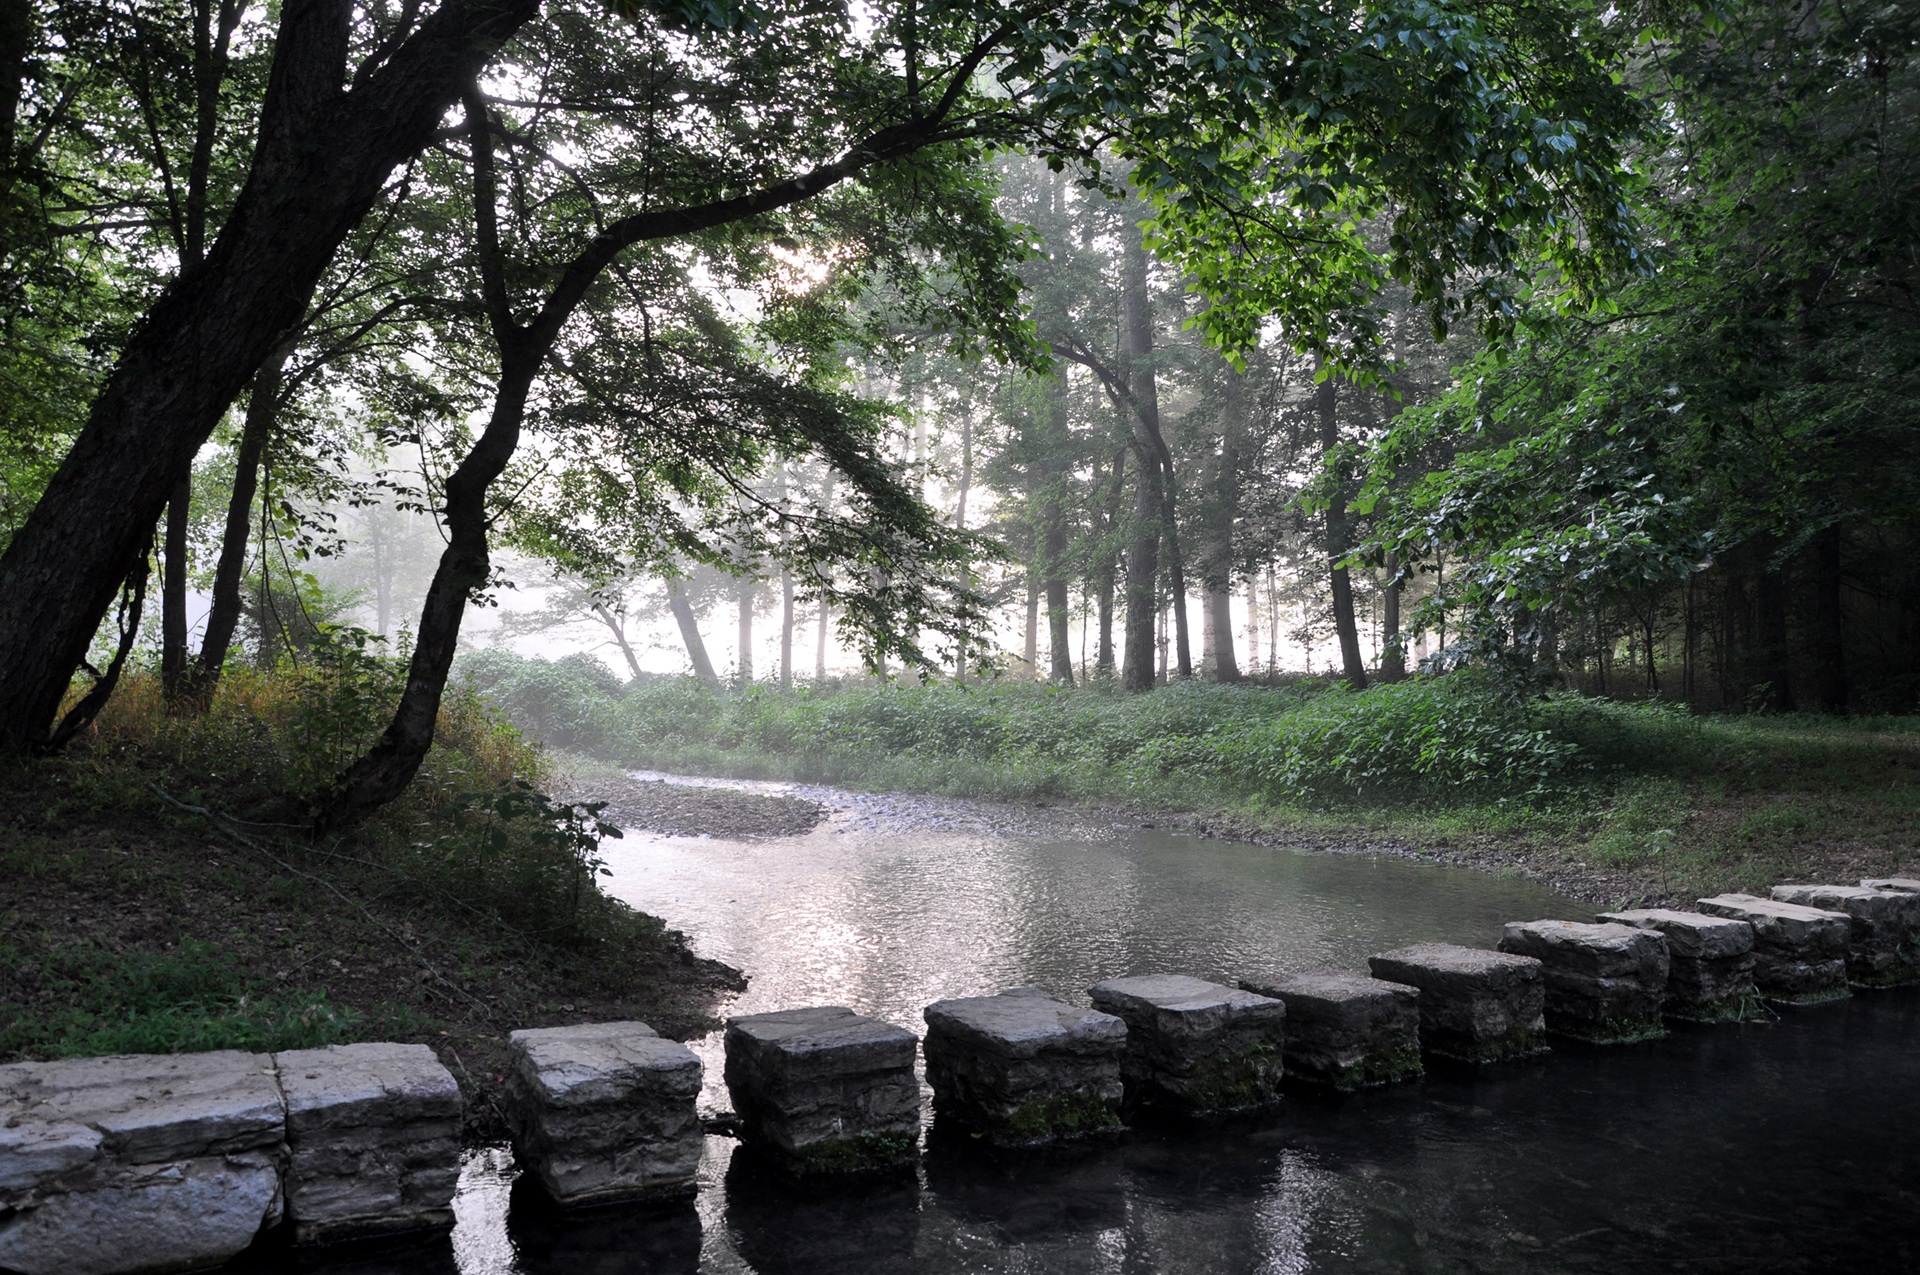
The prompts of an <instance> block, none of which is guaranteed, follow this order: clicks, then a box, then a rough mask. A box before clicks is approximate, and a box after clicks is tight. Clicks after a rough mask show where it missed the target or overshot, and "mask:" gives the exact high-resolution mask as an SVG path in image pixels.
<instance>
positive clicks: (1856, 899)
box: [1773, 885, 1920, 987]
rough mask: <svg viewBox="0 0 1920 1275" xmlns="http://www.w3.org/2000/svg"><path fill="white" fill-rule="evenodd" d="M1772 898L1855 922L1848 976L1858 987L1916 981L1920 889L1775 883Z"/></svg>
mask: <svg viewBox="0 0 1920 1275" xmlns="http://www.w3.org/2000/svg"><path fill="white" fill-rule="evenodd" d="M1773 897H1774V898H1775V899H1776V900H1778V901H1779V902H1781V903H1798V904H1800V905H1801V906H1803V907H1810V908H1819V909H1821V910H1822V911H1826V912H1844V913H1846V914H1847V916H1848V917H1849V918H1850V919H1851V920H1852V922H1853V928H1852V931H1851V933H1850V934H1849V936H1848V940H1847V979H1848V981H1850V982H1852V983H1855V984H1857V985H1859V986H1861V987H1900V986H1904V985H1905V984H1908V983H1912V982H1916V981H1920V894H1910V893H1908V892H1906V891H1904V890H1878V889H1873V888H1871V887H1868V886H1858V885H1776V886H1774V887H1773Z"/></svg>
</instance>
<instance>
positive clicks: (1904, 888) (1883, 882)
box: [1860, 877, 1920, 894]
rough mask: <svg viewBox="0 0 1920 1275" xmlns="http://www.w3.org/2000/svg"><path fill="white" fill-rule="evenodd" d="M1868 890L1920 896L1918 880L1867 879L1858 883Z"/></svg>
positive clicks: (1900, 878) (1905, 878)
mask: <svg viewBox="0 0 1920 1275" xmlns="http://www.w3.org/2000/svg"><path fill="white" fill-rule="evenodd" d="M1860 884H1861V885H1864V886H1865V887H1867V889H1869V890H1898V891H1900V893H1902V894H1920V878H1916V877H1867V878H1866V879H1865V880H1863V881H1861V882H1860Z"/></svg>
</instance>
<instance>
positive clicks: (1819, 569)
mask: <svg viewBox="0 0 1920 1275" xmlns="http://www.w3.org/2000/svg"><path fill="white" fill-rule="evenodd" d="M1840 549H1841V536H1840V528H1839V527H1838V526H1837V525H1835V526H1832V527H1828V528H1827V529H1826V530H1825V531H1823V532H1821V533H1820V535H1819V536H1818V537H1817V538H1816V539H1815V540H1814V542H1813V552H1814V565H1815V568H1816V570H1815V574H1814V608H1813V616H1812V620H1813V623H1811V624H1810V625H1808V626H1807V628H1808V636H1809V637H1811V638H1812V647H1813V651H1812V654H1813V663H1814V668H1815V669H1816V670H1817V673H1816V681H1815V684H1816V685H1818V686H1819V688H1820V707H1821V708H1822V709H1823V710H1825V711H1826V712H1829V713H1844V712H1846V711H1847V701H1848V699H1849V695H1848V689H1849V688H1848V684H1847V648H1846V617H1845V613H1844V612H1843V611H1842V610H1841V605H1842V604H1841V592H1840V591H1841V579H1840V570H1841V568H1840Z"/></svg>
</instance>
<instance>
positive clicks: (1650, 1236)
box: [390, 789, 1920, 1275]
mask: <svg viewBox="0 0 1920 1275" xmlns="http://www.w3.org/2000/svg"><path fill="white" fill-rule="evenodd" d="M800 791H801V792H802V795H805V796H809V797H814V798H815V799H818V800H822V801H824V802H825V803H826V804H827V805H829V806H830V807H831V808H832V809H833V810H834V815H833V817H832V818H831V819H830V820H829V821H828V822H827V823H826V824H824V825H823V826H821V827H820V828H817V829H815V830H814V831H813V832H811V833H809V834H807V835H805V836H801V837H791V838H779V839H774V840H768V841H759V842H750V843H748V842H729V841H719V840H705V839H684V838H671V839H670V838H649V837H643V836H630V837H629V838H628V839H627V840H625V841H621V842H612V843H609V844H608V846H607V847H606V851H607V858H608V863H609V865H610V866H611V867H612V868H613V870H614V874H613V876H612V877H611V878H609V879H608V881H607V887H608V889H609V890H610V891H611V892H612V893H614V894H616V895H617V896H619V897H620V898H622V899H625V900H626V901H628V902H630V903H632V904H633V905H634V906H636V907H639V908H642V909H644V910H646V911H649V912H654V913H657V914H659V915H661V916H663V917H665V918H666V919H667V921H668V922H669V923H670V924H672V925H674V926H675V927H677V928H679V929H682V930H685V931H686V932H687V933H688V934H689V935H690V936H691V937H692V939H693V941H694V945H695V946H696V947H697V948H698V949H699V950H700V951H701V952H702V953H703V954H704V955H708V956H714V957H718V958H720V959H722V960H725V961H728V962H730V963H733V964H735V965H738V966H740V967H741V968H743V969H745V970H747V971H748V972H749V973H750V974H751V975H752V984H751V986H750V988H749V990H748V991H747V992H746V993H745V994H743V995H742V996H740V997H739V998H738V999H737V1000H736V1001H735V1002H734V1004H733V1005H732V1006H731V1012H743V1013H744V1012H754V1011H758V1010H765V1009H775V1008H781V1007H789V1006H796V1005H805V1004H845V1005H851V1006H853V1007H854V1008H856V1009H859V1010H861V1011H863V1012H866V1013H871V1014H876V1015H879V1016H881V1017H884V1018H888V1019H891V1020H893V1021H895V1022H899V1023H902V1024H904V1025H907V1026H909V1027H912V1028H913V1029H914V1030H916V1031H921V1030H923V1029H924V1025H923V1023H922V1021H921V1018H920V1010H921V1008H922V1007H923V1006H925V1005H926V1004H928V1003H929V1002H931V1001H934V1000H938V999H940V998H942V997H947V996H959V995H972V994H978V993H984V992H992V991H996V990H1000V989H1002V988H1005V987H1010V986H1015V985H1019V984H1025V983H1033V984H1038V985H1040V986H1043V987H1047V988H1050V989H1052V990H1054V991H1056V992H1059V993H1065V994H1067V995H1069V996H1071V997H1074V998H1078V999H1080V1000H1081V1001H1082V1003H1084V989H1085V988H1086V987H1087V986H1089V985H1090V984H1092V983H1094V982H1097V981H1098V980H1100V979H1102V978H1109V977H1113V976H1115V975H1119V974H1126V973H1136V972H1146V971H1151V970H1179V971H1184V972H1189V973H1194V974H1199V975H1202V976H1208V977H1215V978H1222V979H1230V978H1232V977H1234V976H1238V975H1252V974H1267V973H1276V972H1280V971H1283V970H1298V969H1310V968H1315V967H1319V966H1329V965H1331V966H1342V967H1350V968H1364V958H1365V957H1366V955H1367V954H1368V953H1370V952H1377V951H1381V950H1383V949H1385V948H1388V947H1393V946H1398V945H1400V944H1403V943H1409V942H1417V941H1422V940H1450V941H1455V942H1462V943H1469V944H1473V945H1475V946H1491V945H1492V944H1493V942H1494V941H1495V940H1496V939H1497V938H1498V936H1499V932H1500V925H1501V924H1502V923H1503V922H1505V921H1510V920H1523V919H1534V918H1539V917H1549V916H1560V917H1568V918H1575V919H1585V918H1586V917H1588V916H1589V915H1590V914H1591V913H1592V911H1593V910H1594V909H1592V908H1591V907H1588V906H1586V905H1583V904H1580V903H1577V902H1574V901H1572V900H1568V899H1564V898H1561V897H1559V896H1556V895H1555V894H1553V893H1551V892H1550V891H1547V890H1545V889H1543V888H1542V887H1540V886H1537V885H1535V884H1532V883H1530V882H1527V881H1524V880H1519V879H1508V878H1499V877H1493V876H1489V875H1485V874H1480V873H1473V872H1469V871H1466V870H1461V869H1452V868H1444V867H1435V866H1432V865H1425V864H1416V863H1409V862H1405V861H1401V860H1395V859H1370V858H1364V857H1358V856H1344V855H1327V854H1303V853H1293V852H1288V851H1276V850H1271V849H1265V848H1260V847H1253V846H1242V845H1235V844H1230V843H1222V842H1215V841H1207V840H1202V839H1198V838H1192V837H1185V836H1176V835H1173V834H1169V833H1166V832H1163V831H1158V830H1154V829H1146V828H1135V829H1125V830H1114V829H1111V828H1103V827H1099V826H1097V825H1090V824H1088V823H1087V822H1086V821H1085V820H1084V819H1083V818H1082V817H1081V816H1079V815H1077V814H1074V813H1073V812H1071V811H1064V810H1063V811H1016V810H1007V809H1003V808H996V807H992V806H987V805H982V804H974V803H960V802H954V803H946V802H937V801H930V800H925V799H911V798H872V797H859V796H854V795H851V794H841V793H834V792H831V791H829V790H818V789H802V790H800ZM1917 1032H1920V992H1914V991H1907V992H1895V993H1886V994H1882V995H1879V996H1873V997H1861V998H1858V999H1856V1000H1855V1001H1853V1002H1851V1003H1848V1004H1844V1005H1840V1006H1833V1007H1827V1008H1824V1009H1820V1010H1816V1011H1806V1012H1802V1013H1799V1014H1795V1015H1792V1016H1790V1017H1788V1018H1785V1019H1783V1020H1782V1021H1781V1022H1779V1023H1778V1024H1776V1025H1774V1026H1771V1027H1763V1028H1723V1029H1715V1030H1703V1031H1688V1032H1682V1033H1678V1034H1676V1035H1675V1036H1674V1037H1672V1038H1670V1039H1668V1040H1666V1041H1661V1042H1655V1043H1652V1044H1647V1045H1640V1046H1632V1047H1626V1048H1621V1049H1615V1050H1611V1051H1607V1050H1598V1049H1591V1048H1581V1047H1576V1046H1569V1045H1562V1046H1559V1047H1557V1048H1556V1050H1555V1053H1554V1054H1553V1056H1552V1057H1551V1058H1549V1059H1547V1060H1546V1061H1544V1062H1542V1063H1539V1064H1523V1065H1519V1066H1514V1067H1506V1068H1496V1069H1491V1070H1488V1071H1485V1072H1483V1073H1479V1074H1463V1073H1436V1074H1433V1075H1430V1076H1429V1077H1428V1078H1427V1079H1426V1080H1425V1081H1423V1082H1421V1083H1419V1084H1415V1085H1409V1086H1402V1087H1399V1088H1395V1089H1391V1090H1384V1091H1379V1092H1375V1093H1371V1094H1365V1095H1360V1096H1358V1097H1355V1098H1351V1099H1345V1100H1334V1099H1324V1100H1323V1099H1317V1098H1312V1097H1294V1098H1290V1099H1289V1101H1288V1103H1287V1104H1286V1106H1285V1108H1284V1109H1283V1110H1282V1111H1281V1112H1280V1113H1278V1114H1276V1115H1274V1116H1272V1117H1268V1118H1264V1119H1261V1120H1257V1121H1244V1120H1243V1121H1238V1122H1235V1123H1233V1124H1230V1125H1224V1126H1218V1127H1211V1128H1203V1129H1195V1130H1178V1129H1152V1128H1148V1129H1142V1130H1137V1131H1136V1132H1134V1133H1133V1134H1131V1135H1129V1136H1128V1138H1127V1139H1126V1140H1125V1141H1123V1142H1122V1143H1120V1144H1117V1145H1112V1146H1108V1147H1105V1148H1102V1149H1099V1150H1097V1151H1088V1152H1086V1153H1080V1154H1068V1155H1062V1156H1059V1157H1036V1158H1032V1159H1029V1160H1026V1161H1020V1162H1014V1163H1008V1162H1005V1161H990V1160H984V1159H982V1158H981V1157H980V1156H979V1155H978V1154H976V1153H975V1152H974V1151H973V1150H972V1149H971V1148H969V1147H965V1146H960V1147H954V1146H950V1145H945V1144H942V1143H936V1144H935V1145H934V1146H932V1147H931V1148H930V1150H929V1154H928V1156H927V1159H926V1161H925V1163H924V1165H923V1168H922V1170H921V1173H920V1175H919V1176H918V1178H917V1179H915V1180H910V1181H908V1182H905V1183H903V1184H900V1185H896V1186H891V1187H885V1188H875V1187H862V1188H859V1189H856V1190H851V1191H837V1192H836V1191H824V1192H811V1193H806V1194H795V1193H793V1192H789V1191H785V1190H782V1189H780V1188H777V1187H774V1186H771V1185H769V1184H767V1183H764V1182H760V1181H757V1180H755V1179H753V1178H751V1177H750V1176H745V1175H744V1174H743V1173H742V1172H741V1171H740V1170H739V1169H738V1168H737V1167H736V1166H735V1165H733V1163H732V1159H731V1151H732V1144H731V1143H730V1142H729V1141H728V1140H726V1139H723V1138H717V1137H715V1138H709V1139H708V1153H707V1158H706V1161H705V1163H704V1165H703V1168H702V1181H701V1192H700V1195H699V1197H698V1200H697V1201H696V1202H695V1203H693V1204H688V1205H685V1206H683V1207H680V1208H676V1209H668V1210H664V1211H645V1212H637V1213H623V1214H616V1215H603V1216H598V1217H590V1218H583V1219H572V1220H568V1219H558V1218H555V1217H553V1216H552V1215H551V1214H550V1213H548V1212H547V1211H546V1210H544V1209H541V1208H540V1207H539V1206H538V1201H537V1200H536V1199H533V1198H531V1197H530V1195H529V1193H528V1192H527V1191H526V1189H525V1188H524V1187H521V1188H515V1186H514V1185H513V1174H512V1169H511V1160H510V1157H508V1156H506V1155H505V1153H504V1152H499V1151H489V1152H481V1153H476V1154H474V1155H472V1156H470V1157H469V1161H468V1165H467V1170H466V1173H465V1175H464V1177H463V1189H462V1196H461V1200H460V1202H459V1224H458V1227H457V1229H456V1232H455V1236H454V1239H453V1243H452V1251H451V1253H450V1254H442V1255H440V1256H437V1257H433V1258H430V1259H429V1260H430V1261H437V1262H439V1263H441V1264H443V1265H446V1266H449V1267H457V1269H458V1270H459V1271H460V1272H462V1273H463V1275H547V1273H549V1272H550V1273H552V1275H561V1273H563V1272H565V1273H569V1275H571V1273H574V1272H581V1273H599V1272H604V1273H606V1275H642V1273H647V1275H651V1273H653V1272H676V1273H679V1272H685V1273H687V1275H692V1273H693V1272H708V1273H715V1272H736V1271H755V1272H760V1273H762V1275H773V1273H775V1272H787V1273H791V1275H830V1273H837V1272H869V1271H873V1272H887V1271H902V1272H905V1271H920V1272H929V1273H933V1275H942V1273H945V1272H961V1271H969V1272H971V1271H981V1272H1082V1271H1085V1272H1123V1271H1124V1272H1130V1273H1137V1272H1242V1271H1244V1272H1260V1273H1262V1275H1268V1273H1279V1272H1292V1271H1409V1270H1411V1271H1436V1272H1439V1271H1502V1272H1504V1271H1512V1272H1533V1271H1596V1272H1597V1271H1602V1270H1605V1271H1610V1272H1611V1271H1616V1270H1620V1269H1626V1268H1638V1267H1643V1266H1645V1267H1653V1268H1658V1269H1684V1270H1689V1271H1702V1270H1705V1271H1729V1272H1731V1271H1750V1270H1808V1271H1815V1270H1838V1269H1845V1270H1849V1271H1880V1270H1886V1271H1908V1270H1915V1269H1920V1152H1916V1150H1915V1147H1916V1146H1920V1142H1916V1139H1915V1136H1914V1133H1913V1130H1914V1129H1915V1128H1916V1127H1920V1051H1917V1050H1916V1045H1917V1044H1920V1035H1916V1033H1917ZM693 1044H694V1047H695V1049H697V1050H698V1051H699V1052H700V1053H701V1054H702V1056H703V1057H704V1058H705V1060H706V1062H707V1067H708V1071H707V1076H708V1088H707V1092H706V1094H705V1095H704V1097H703V1102H704V1103H705V1104H706V1105H708V1106H710V1107H721V1106H724V1105H725V1090H724V1088H723V1087H722V1086H721V1085H720V1083H719V1075H720V1065H719V1064H720V1059H721V1056H720V1052H719V1041H718V1038H717V1036H715V1037H709V1038H707V1039H705V1040H702V1041H697V1042H693ZM390 1269H393V1270H395V1271H398V1270H401V1269H406V1270H409V1271H411V1270H420V1269H427V1267H423V1266H421V1265H418V1264H414V1263H409V1264H407V1265H405V1266H394V1267H391V1268H390Z"/></svg>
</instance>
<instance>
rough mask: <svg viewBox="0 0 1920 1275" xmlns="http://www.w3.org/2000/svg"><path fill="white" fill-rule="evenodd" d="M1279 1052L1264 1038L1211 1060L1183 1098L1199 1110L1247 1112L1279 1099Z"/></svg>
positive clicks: (1186, 1086) (1188, 1087)
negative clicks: (1238, 1050) (1236, 1051)
mask: <svg viewBox="0 0 1920 1275" xmlns="http://www.w3.org/2000/svg"><path fill="white" fill-rule="evenodd" d="M1282 1072H1283V1066H1282V1062H1281V1055H1280V1051H1279V1050H1278V1049H1276V1048H1274V1047H1273V1046H1272V1045H1270V1044H1268V1043H1266V1042H1265V1041H1261V1042H1260V1043H1258V1044H1254V1045H1249V1046H1248V1047H1247V1048H1246V1049H1243V1050H1241V1051H1240V1052H1239V1053H1237V1054H1231V1055H1229V1056H1227V1057H1224V1058H1215V1059H1212V1060H1210V1061H1209V1062H1208V1063H1207V1064H1206V1066H1205V1067H1204V1068H1203V1069H1202V1070H1201V1071H1200V1072H1199V1073H1198V1074H1196V1075H1195V1077H1194V1078H1193V1079H1192V1080H1191V1081H1189V1082H1188V1083H1187V1084H1186V1085H1185V1086H1184V1089H1185V1092H1184V1094H1183V1095H1182V1101H1183V1102H1184V1104H1185V1105H1187V1106H1190V1107H1192V1108H1193V1109H1195V1110H1197V1111H1220V1112H1225V1111H1248V1110H1252V1109H1253V1108H1256V1107H1267V1106H1272V1105H1273V1104H1274V1103H1276V1102H1278V1101H1280V1077H1281V1075H1282Z"/></svg>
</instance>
